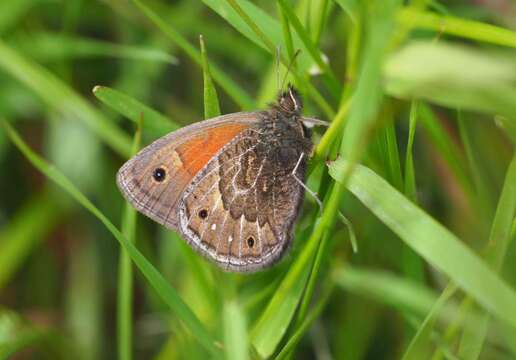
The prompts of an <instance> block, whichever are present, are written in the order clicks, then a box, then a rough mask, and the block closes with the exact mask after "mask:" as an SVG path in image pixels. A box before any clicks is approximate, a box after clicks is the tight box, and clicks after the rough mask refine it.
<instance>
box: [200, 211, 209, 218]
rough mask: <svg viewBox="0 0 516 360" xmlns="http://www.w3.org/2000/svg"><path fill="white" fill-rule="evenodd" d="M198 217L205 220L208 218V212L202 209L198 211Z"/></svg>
mask: <svg viewBox="0 0 516 360" xmlns="http://www.w3.org/2000/svg"><path fill="white" fill-rule="evenodd" d="M199 217H200V218H201V219H206V218H207V217H208V210H206V209H202V210H200V211H199Z"/></svg>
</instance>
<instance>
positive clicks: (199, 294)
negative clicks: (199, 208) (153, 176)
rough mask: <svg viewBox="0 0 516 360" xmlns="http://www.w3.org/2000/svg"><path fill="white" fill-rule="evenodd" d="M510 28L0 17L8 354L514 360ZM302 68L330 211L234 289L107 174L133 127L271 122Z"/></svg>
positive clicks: (314, 183)
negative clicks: (239, 115) (223, 117)
mask: <svg viewBox="0 0 516 360" xmlns="http://www.w3.org/2000/svg"><path fill="white" fill-rule="evenodd" d="M515 31H516V3H515V2H513V1H510V0H485V1H482V0H476V1H473V0H471V1H425V0H413V1H399V0H364V1H357V0H335V1H334V0H299V1H297V0H296V1H290V0H277V1H256V2H249V1H244V0H238V1H236V0H204V1H186V0H183V1H164V0H162V1H157V0H156V1H154V0H153V1H144V0H139V1H136V0H135V1H130V0H87V1H86V0H66V1H65V0H2V1H1V2H0V123H1V124H2V126H1V127H0V304H1V307H0V357H2V358H15V359H70V358H77V359H113V358H119V359H131V358H134V359H195V358H202V359H204V358H207V357H208V358H227V359H248V358H250V359H260V358H277V359H330V358H337V359H400V358H404V359H479V358H480V359H514V358H516V340H515V339H516V336H515V334H516V290H515V285H516V268H515V267H514V261H516V248H515V247H514V246H513V245H512V243H511V240H514V237H515V233H516V221H515V208H516V158H515V157H514V144H515V142H516V117H515V114H516V52H515V48H516V32H515ZM199 35H203V39H204V47H205V48H204V49H203V51H202V52H201V46H200V43H199ZM278 47H279V49H280V57H279V58H278V55H277V51H276V49H277V48H278ZM298 49H300V50H301V52H300V54H299V56H298V58H297V60H296V61H295V62H294V63H293V66H292V69H291V71H290V73H289V74H287V76H288V81H290V82H292V83H294V84H295V85H296V87H298V88H299V89H300V91H301V93H302V95H303V96H304V99H305V110H304V113H305V114H306V115H308V116H313V117H318V118H320V119H323V120H325V121H329V122H332V126H331V127H330V128H329V129H328V130H326V132H325V129H316V130H315V131H314V136H313V138H314V142H315V143H316V144H319V145H318V146H317V148H316V150H315V152H314V157H313V159H312V161H311V162H310V169H309V174H310V175H309V178H308V180H307V184H308V186H309V187H310V188H312V189H314V191H317V192H318V194H319V197H320V198H321V200H323V201H324V206H323V211H322V212H319V209H318V207H317V204H316V203H315V202H314V201H313V199H311V198H309V197H308V198H307V199H306V201H305V206H304V209H303V213H302V216H301V217H300V220H299V221H298V225H297V227H296V229H297V230H296V236H295V239H294V243H293V246H292V250H291V252H290V253H289V255H287V256H286V259H284V260H283V261H282V262H281V263H280V264H278V265H277V266H275V267H273V268H272V269H270V270H267V271H264V272H260V273H258V274H253V275H239V274H227V273H223V272H221V271H220V270H218V269H217V268H215V267H214V266H213V265H211V264H209V263H207V262H206V261H205V260H204V259H202V258H200V257H199V256H198V255H197V254H195V253H194V252H193V251H192V250H191V249H189V248H188V247H187V245H186V244H185V243H184V242H183V241H182V240H181V239H180V238H179V237H178V236H177V235H176V234H174V233H172V232H170V231H167V230H165V229H164V228H162V227H160V226H159V225H157V224H155V223H153V222H152V221H150V220H148V219H147V218H144V217H142V216H139V215H138V216H136V214H135V213H134V212H133V211H132V210H131V208H130V207H129V206H127V204H125V202H124V201H123V198H122V196H121V194H120V193H119V191H118V190H117V188H116V185H115V175H116V171H117V169H118V168H119V167H120V165H121V164H122V163H123V162H124V161H125V160H126V159H127V158H128V157H129V156H130V154H131V153H132V152H133V151H134V147H135V146H139V145H138V136H136V137H135V136H134V134H135V131H136V129H137V128H138V125H137V124H138V122H139V120H140V119H141V118H142V117H143V123H141V122H140V125H141V127H140V130H141V131H139V132H138V133H139V134H141V145H145V144H147V143H149V142H150V141H152V140H153V139H155V138H157V137H159V136H162V135H164V134H165V133H166V132H168V131H171V130H173V129H175V128H178V127H181V126H183V125H186V124H189V123H192V122H196V121H200V120H202V119H204V118H208V117H212V116H215V115H217V114H218V113H219V111H220V112H222V113H230V112H235V111H241V110H253V109H263V108H265V107H266V106H267V104H268V103H270V102H272V101H274V100H275V97H276V95H277V92H278V91H279V90H280V87H281V86H280V84H281V80H280V81H278V79H282V78H283V77H284V76H285V72H286V67H287V66H288V64H289V63H290V61H291V59H292V58H293V56H294V53H295V52H296V50H298ZM95 86H101V87H97V88H95V92H93V89H94V87H95ZM152 109H154V110H152ZM18 136H19V137H18ZM133 137H135V139H136V141H135V142H134V145H132V144H133ZM25 143H26V144H27V145H28V147H29V149H32V150H33V151H34V153H31V152H30V150H28V149H27V148H24V144H25ZM20 149H21V150H22V152H20ZM40 157H41V158H40ZM42 159H44V161H43V162H42ZM335 159H336V161H333V160H335ZM327 160H331V161H330V162H327ZM358 163H361V164H362V165H357V166H355V165H356V164H358ZM353 169H354V170H356V171H355V172H354V173H353V176H351V177H350V176H349V175H350V174H351V170H353ZM55 182H57V183H58V185H56V183H55ZM70 194H71V195H72V196H70ZM82 196H84V197H82ZM88 199H89V200H88ZM88 201H91V203H89V202H88ZM97 209H98V210H97ZM88 210H89V211H88ZM92 211H93V213H94V215H95V216H92ZM96 211H97V212H96ZM95 212H96V213H95ZM99 219H100V220H101V221H99ZM135 219H137V220H136V224H135ZM112 225H113V226H112ZM117 229H120V230H121V231H122V232H123V235H122V234H120V233H118V232H117V231H118V230H117ZM117 240H118V241H119V242H117ZM132 241H134V242H135V244H136V248H137V249H138V250H136V248H134V247H131V242H132ZM120 244H122V245H123V248H125V249H126V250H127V252H124V253H123V254H122V253H121V249H122V248H121V246H120ZM353 244H356V247H357V249H355V251H354V250H353V247H354V245H353ZM142 254H143V256H142ZM130 259H132V261H134V262H135V263H136V265H137V266H136V267H134V265H132V264H133V263H132V261H131V260H130ZM151 264H152V265H151ZM133 269H134V270H133Z"/></svg>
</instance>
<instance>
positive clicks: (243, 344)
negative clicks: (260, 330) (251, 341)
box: [224, 300, 248, 360]
mask: <svg viewBox="0 0 516 360" xmlns="http://www.w3.org/2000/svg"><path fill="white" fill-rule="evenodd" d="M224 344H225V353H226V359H228V360H246V359H248V339H247V329H246V321H245V316H244V313H243V311H242V307H241V306H240V305H239V304H238V303H237V302H236V301H235V300H230V301H227V302H226V303H225V304H224Z"/></svg>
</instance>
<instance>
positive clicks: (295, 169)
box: [292, 152, 323, 212]
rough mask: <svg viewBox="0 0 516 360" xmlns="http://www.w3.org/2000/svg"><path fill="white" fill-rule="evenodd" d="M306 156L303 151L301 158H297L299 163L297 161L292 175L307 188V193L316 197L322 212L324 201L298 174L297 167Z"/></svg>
mask: <svg viewBox="0 0 516 360" xmlns="http://www.w3.org/2000/svg"><path fill="white" fill-rule="evenodd" d="M304 156H305V153H304V152H302V153H301V155H300V156H299V159H298V160H297V163H296V166H295V167H294V170H292V176H293V177H294V179H296V181H297V182H298V183H299V185H301V187H302V188H303V189H305V191H306V192H307V193H309V194H310V195H312V197H313V198H314V199H315V201H316V202H317V204H318V205H319V211H320V212H322V210H323V205H322V201H321V199H319V197H318V196H317V193H316V192H315V191H312V190H311V189H310V188H309V187H308V186H306V185H305V183H303V182H302V181H301V179H299V178H298V177H297V176H296V171H297V168H298V167H299V164H301V160H303V157H304Z"/></svg>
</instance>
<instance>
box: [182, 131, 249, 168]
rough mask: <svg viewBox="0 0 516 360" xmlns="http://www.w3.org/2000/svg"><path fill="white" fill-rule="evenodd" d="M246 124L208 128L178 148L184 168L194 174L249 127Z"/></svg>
mask: <svg viewBox="0 0 516 360" xmlns="http://www.w3.org/2000/svg"><path fill="white" fill-rule="evenodd" d="M248 127H249V125H246V124H230V125H222V126H219V127H215V128H212V129H206V130H205V131H204V132H203V133H202V134H199V135H197V136H195V137H193V138H192V139H190V140H188V141H186V142H185V143H183V144H181V145H180V146H178V147H177V148H176V152H177V153H178V154H179V157H180V158H181V161H182V162H183V166H184V170H185V171H187V172H188V173H189V174H190V175H192V176H194V175H195V174H197V173H198V172H199V170H201V169H202V168H203V167H204V165H206V164H207V163H208V161H210V160H211V159H212V158H213V156H214V155H215V154H216V153H217V152H218V151H219V150H220V149H221V148H222V147H223V146H224V145H226V144H227V143H228V142H230V141H231V140H232V139H233V138H234V137H235V136H236V135H237V134H239V133H240V132H241V131H242V130H244V129H246V128H248Z"/></svg>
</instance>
